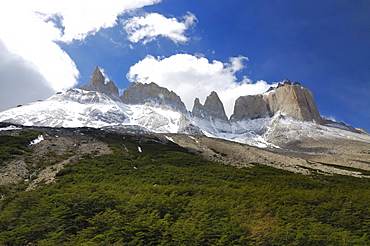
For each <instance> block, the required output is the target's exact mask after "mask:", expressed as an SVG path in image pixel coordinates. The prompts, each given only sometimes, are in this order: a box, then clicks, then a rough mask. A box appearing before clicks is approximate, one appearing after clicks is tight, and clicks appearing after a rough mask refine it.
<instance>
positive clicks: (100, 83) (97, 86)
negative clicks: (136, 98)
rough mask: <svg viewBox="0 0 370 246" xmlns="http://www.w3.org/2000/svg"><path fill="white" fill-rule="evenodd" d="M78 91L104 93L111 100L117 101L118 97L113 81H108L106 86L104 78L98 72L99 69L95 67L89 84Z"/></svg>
mask: <svg viewBox="0 0 370 246" xmlns="http://www.w3.org/2000/svg"><path fill="white" fill-rule="evenodd" d="M80 89H82V90H86V91H97V92H100V93H104V94H105V95H107V96H109V97H112V98H113V99H117V98H118V96H119V94H118V88H117V86H116V85H115V84H114V82H113V81H109V82H108V83H107V84H105V77H104V75H103V74H102V72H101V71H100V68H99V67H95V69H94V72H93V74H92V75H91V79H90V83H89V84H85V85H82V86H81V87H80Z"/></svg>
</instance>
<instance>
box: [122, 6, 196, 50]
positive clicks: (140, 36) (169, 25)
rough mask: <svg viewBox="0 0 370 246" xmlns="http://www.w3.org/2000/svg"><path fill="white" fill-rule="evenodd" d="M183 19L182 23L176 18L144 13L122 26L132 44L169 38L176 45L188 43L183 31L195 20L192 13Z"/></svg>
mask: <svg viewBox="0 0 370 246" xmlns="http://www.w3.org/2000/svg"><path fill="white" fill-rule="evenodd" d="M183 19H184V21H183V22H180V21H178V20H177V19H176V18H166V17H165V16H163V15H160V14H158V13H150V14H148V13H146V14H145V15H144V16H141V17H133V18H131V19H129V20H126V21H123V22H122V24H123V25H124V29H125V31H126V32H127V34H128V39H129V40H130V41H131V42H133V43H137V42H139V41H141V40H142V42H143V43H144V44H146V43H148V42H151V41H153V40H155V38H156V37H158V36H163V37H166V38H169V39H171V40H172V41H173V42H175V43H178V42H187V41H188V38H187V37H186V36H185V31H186V30H187V29H188V28H189V27H191V26H193V25H194V23H195V21H196V20H197V19H196V17H195V15H194V14H192V13H188V14H187V15H185V16H183Z"/></svg>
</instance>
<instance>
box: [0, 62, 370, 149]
mask: <svg viewBox="0 0 370 246" xmlns="http://www.w3.org/2000/svg"><path fill="white" fill-rule="evenodd" d="M287 117H288V118H292V121H291V124H298V125H307V124H308V125H310V127H311V129H315V128H317V129H318V128H320V126H322V127H324V126H328V127H334V128H340V129H345V130H348V131H352V132H355V133H364V132H362V131H360V130H358V129H356V128H354V127H350V126H347V125H345V124H343V123H337V122H333V121H329V120H326V119H324V118H322V117H321V116H320V114H319V111H318V109H317V107H316V103H315V100H314V97H313V94H312V92H311V91H310V90H309V89H307V88H305V87H302V86H301V84H300V83H298V82H295V83H293V84H292V83H291V82H290V81H289V80H288V79H287V80H285V81H284V83H282V84H279V85H278V86H277V87H271V88H270V89H269V90H268V91H267V92H265V93H263V94H258V95H250V96H242V97H239V98H238V99H237V100H236V101H235V107H234V113H233V114H232V115H231V116H230V118H228V117H227V116H226V114H225V110H224V107H223V103H222V101H221V100H220V98H219V97H218V95H217V92H215V91H213V92H211V93H210V95H209V96H208V97H207V98H206V100H205V102H204V105H203V104H201V103H200V100H199V99H198V98H196V99H195V100H194V106H193V109H192V111H189V110H187V108H186V107H185V104H184V103H183V102H182V100H181V98H180V97H179V96H178V95H177V94H176V93H175V92H173V91H169V90H168V89H167V88H164V87H161V86H158V85H157V84H155V83H154V82H151V83H150V84H142V83H132V84H131V85H130V86H129V87H128V88H127V89H126V90H124V92H123V94H122V95H121V96H120V97H118V89H117V87H116V86H115V84H114V83H113V82H108V83H105V78H104V76H103V74H102V72H101V71H100V69H99V68H98V67H95V69H94V71H93V74H92V76H91V80H90V83H89V84H85V85H82V86H81V87H79V88H75V89H70V90H68V91H66V92H64V93H57V94H56V95H54V96H52V97H50V98H49V99H47V100H45V101H41V102H35V103H33V104H29V105H25V106H23V107H18V108H14V109H10V110H6V111H3V112H1V113H0V121H3V122H9V123H16V124H23V125H30V126H32V125H34V126H49V127H84V126H86V127H96V128H99V127H113V128H120V127H121V128H125V129H127V127H128V126H130V125H131V126H135V127H134V128H135V129H143V130H144V129H145V130H144V131H149V132H150V131H152V132H163V133H166V132H167V133H184V134H199V135H205V136H208V137H216V138H223V139H228V140H232V141H236V142H241V143H247V144H251V145H255V146H259V147H274V146H276V145H275V144H274V141H275V140H274V139H272V138H271V137H269V136H272V135H274V134H273V133H272V132H273V131H274V130H273V129H275V128H277V127H276V126H275V125H276V124H280V123H279V120H277V119H279V118H287ZM307 131H308V130H307ZM365 134H366V133H365ZM333 137H334V136H333Z"/></svg>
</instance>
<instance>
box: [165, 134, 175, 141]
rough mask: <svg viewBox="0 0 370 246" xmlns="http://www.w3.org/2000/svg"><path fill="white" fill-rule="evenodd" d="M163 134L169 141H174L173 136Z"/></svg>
mask: <svg viewBox="0 0 370 246" xmlns="http://www.w3.org/2000/svg"><path fill="white" fill-rule="evenodd" d="M164 136H165V137H166V138H167V140H168V141H171V142H173V143H175V141H174V140H173V138H171V137H169V136H166V135H164Z"/></svg>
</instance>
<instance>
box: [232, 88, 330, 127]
mask: <svg viewBox="0 0 370 246" xmlns="http://www.w3.org/2000/svg"><path fill="white" fill-rule="evenodd" d="M278 112H280V113H281V114H282V115H286V116H290V117H293V118H296V119H299V120H302V121H312V120H314V121H315V122H317V123H319V124H321V123H323V122H324V120H323V119H322V118H321V116H320V114H319V111H318V110H317V107H316V103H315V100H314V97H313V95H312V92H311V91H310V90H309V89H307V88H305V87H301V86H300V85H298V84H295V85H290V84H287V83H285V84H284V85H281V86H279V87H278V88H276V89H275V90H274V91H271V92H269V93H267V94H262V95H261V94H260V95H254V96H243V97H239V98H238V99H237V100H236V102H235V106H234V113H233V115H232V116H231V119H232V120H235V121H238V120H246V119H255V118H261V117H268V116H273V115H274V114H276V113H278Z"/></svg>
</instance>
